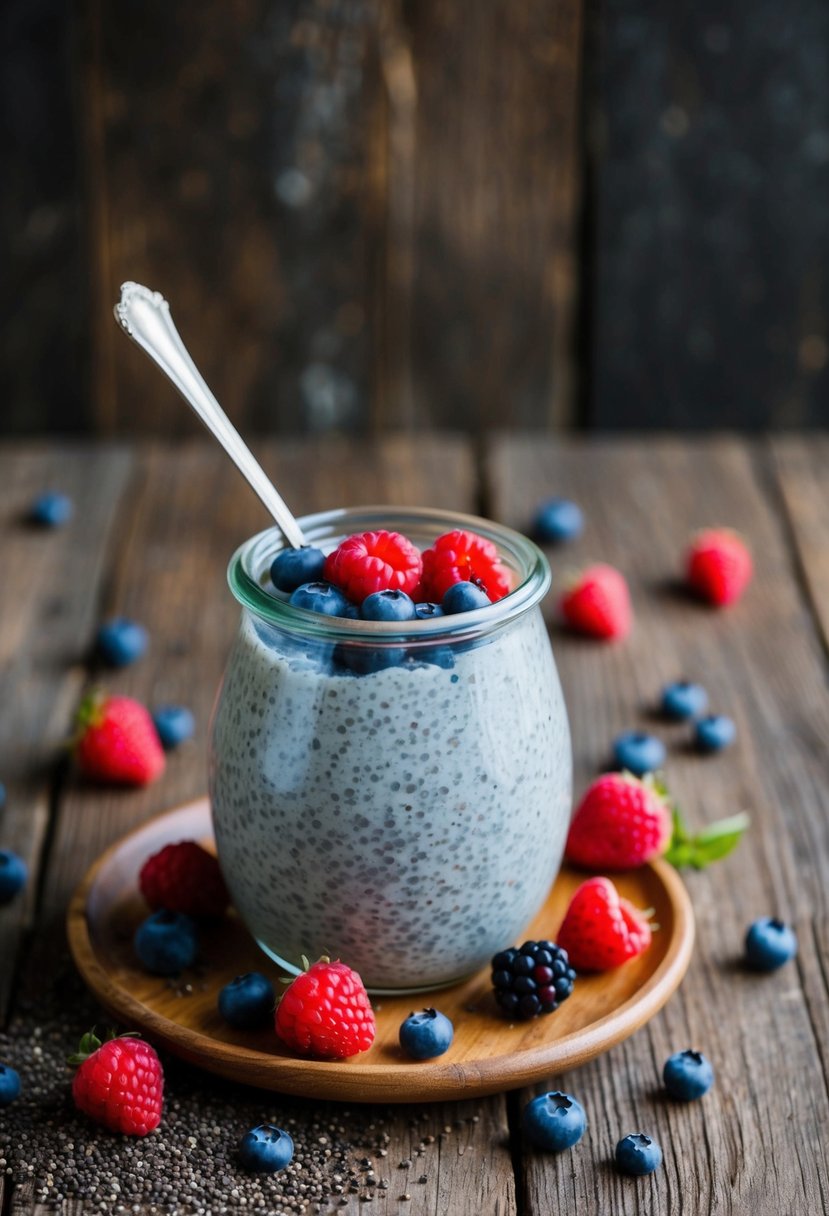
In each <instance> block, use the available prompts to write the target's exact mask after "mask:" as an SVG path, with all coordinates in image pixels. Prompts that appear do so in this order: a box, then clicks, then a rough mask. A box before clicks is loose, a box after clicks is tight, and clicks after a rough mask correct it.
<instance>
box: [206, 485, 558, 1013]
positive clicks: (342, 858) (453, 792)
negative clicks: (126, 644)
mask: <svg viewBox="0 0 829 1216" xmlns="http://www.w3.org/2000/svg"><path fill="white" fill-rule="evenodd" d="M300 522H301V526H302V529H303V532H304V533H305V536H306V538H307V540H308V543H309V544H312V545H316V546H318V547H320V548H322V549H323V550H325V551H330V550H331V549H333V548H335V547H336V545H337V544H339V542H340V541H341V540H342V539H343V538H344V537H345V536H348V535H350V534H352V533H354V532H364V531H376V530H378V529H380V528H387V529H389V530H392V531H397V532H402V533H403V534H404V535H405V536H408V537H409V538H410V539H411V540H412V541H413V542H414V543H415V544H416V545H417V546H418V547H419V548H421V549H425V548H427V547H428V546H429V545H431V544H432V542H433V541H434V540H435V538H436V537H437V536H439V535H441V534H442V533H444V532H448V531H451V530H452V529H455V528H467V529H471V530H472V531H475V532H478V533H479V534H481V535H483V536H486V537H488V538H489V539H490V540H492V541H494V543H495V544H496V545H497V547H498V550H499V552H500V554H501V557H502V561H503V562H504V564H505V565H506V566H507V567H508V568H509V570H510V571H511V576H512V582H513V587H514V590H513V591H512V592H510V594H509V595H507V596H505V597H504V598H503V599H502V600H500V601H498V602H497V603H495V604H492V605H490V606H487V607H484V608H480V609H476V610H475V611H472V612H466V613H460V614H456V615H452V616H441V617H434V618H431V619H427V620H418V621H412V622H405V623H397V622H390V621H383V622H375V621H362V620H345V619H343V618H334V617H326V616H322V615H320V614H317V613H312V612H309V611H307V610H305V609H302V608H297V607H294V606H293V605H291V604H290V603H288V602H287V599H284V598H283V599H280V598H277V596H278V594H279V593H278V592H275V591H274V590H273V588H272V587H271V584H270V580H269V570H270V566H271V562H272V561H273V558H274V556H275V555H276V553H277V552H278V551H279V549H280V548H281V547H282V544H283V540H282V537H281V534H280V533H278V532H277V531H276V530H273V529H272V530H269V531H267V532H263V533H261V534H260V535H258V536H255V537H253V538H252V539H251V540H249V541H247V542H246V543H245V544H244V545H242V547H241V548H240V549H239V550H238V551H237V552H236V553H235V554H234V556H233V558H232V559H231V562H230V566H229V570H228V578H229V583H230V587H231V590H232V591H233V594H234V595H235V596H236V598H237V599H238V601H239V603H240V604H241V605H242V619H241V624H240V627H239V633H238V635H237V638H236V643H235V645H234V647H233V650H232V653H231V655H230V659H229V661H228V665H227V669H226V672H225V675H224V679H223V682H222V686H221V688H220V691H219V696H218V700H217V703H216V708H215V711H214V715H213V721H212V725H211V740H210V762H209V777H210V799H211V804H212V810H213V823H214V828H215V833H216V843H217V847H218V852H219V858H220V861H221V865H222V870H223V871H224V875H225V878H226V880H227V884H228V887H229V889H230V892H231V895H232V898H233V902H234V904H235V906H236V908H237V909H238V911H239V913H240V915H241V916H242V918H243V920H244V921H245V923H246V925H247V926H248V928H249V929H250V931H251V933H252V934H253V936H254V937H255V939H256V940H257V942H258V943H259V945H260V946H261V947H262V949H263V950H264V951H265V952H266V953H267V954H268V955H270V957H271V958H272V959H274V960H275V961H276V962H277V963H278V964H279V965H280V966H281V967H283V968H284V969H285V970H286V971H288V972H290V973H295V972H296V971H297V970H298V969H299V968H300V967H301V958H302V956H303V955H305V956H306V957H308V958H310V959H315V958H317V957H319V956H320V955H322V954H328V955H330V956H331V957H332V958H341V959H343V961H345V962H347V963H348V964H349V966H351V967H354V968H355V969H356V970H357V971H358V972H359V973H360V975H361V976H362V978H363V981H364V982H365V984H366V985H367V987H369V988H370V989H372V990H373V991H375V992H400V991H417V990H420V989H427V988H434V987H438V986H441V985H447V984H450V983H453V982H455V981H457V980H459V979H462V978H463V977H465V976H467V975H469V974H471V973H473V972H474V971H476V970H477V969H478V968H480V967H482V966H483V965H484V964H485V963H487V962H488V961H489V959H490V957H491V956H492V954H494V953H495V952H496V951H498V950H500V949H502V948H504V947H506V946H508V945H511V944H512V943H513V942H514V941H515V940H516V939H517V938H518V937H519V936H520V935H521V933H522V931H523V930H524V929H525V927H526V926H527V924H528V923H529V922H530V920H531V919H532V918H533V916H534V915H535V914H536V913H537V911H538V909H539V908H540V906H541V905H542V903H543V902H544V900H545V898H546V896H547V893H548V891H549V888H550V885H551V883H552V882H553V879H554V878H555V876H556V874H557V872H558V868H559V865H560V863H561V857H562V853H563V850H564V842H565V839H566V835H567V829H568V826H569V818H570V808H571V779H572V774H571V754H570V734H569V728H568V723H567V713H566V710H565V706H564V700H563V697H562V693H561V686H560V684H559V679H558V674H557V672H556V667H555V663H554V660H553V655H552V650H551V648H550V642H549V638H548V636H547V630H546V628H545V626H544V622H543V620H542V616H541V610H540V607H539V603H540V600H541V598H542V596H543V595H544V594H545V592H546V591H547V589H548V588H549V585H550V570H549V566H548V565H547V561H546V559H545V557H544V555H543V554H542V553H541V551H540V550H539V549H538V548H537V547H536V546H535V545H534V544H532V542H530V541H529V540H527V539H526V538H525V537H523V536H521V535H519V534H518V533H517V532H513V531H511V530H510V529H508V528H504V527H501V526H500V525H498V524H494V523H491V522H489V521H486V520H482V519H477V518H474V517H471V516H465V515H459V514H450V513H448V512H441V511H433V510H425V509H422V510H415V509H412V510H404V509H396V508H391V507H389V508H386V507H368V508H358V509H354V510H336V511H328V512H325V513H323V514H319V515H311V516H308V517H306V518H305V519H303V520H301V521H300ZM269 587H271V591H270V593H269V591H268V588H269Z"/></svg>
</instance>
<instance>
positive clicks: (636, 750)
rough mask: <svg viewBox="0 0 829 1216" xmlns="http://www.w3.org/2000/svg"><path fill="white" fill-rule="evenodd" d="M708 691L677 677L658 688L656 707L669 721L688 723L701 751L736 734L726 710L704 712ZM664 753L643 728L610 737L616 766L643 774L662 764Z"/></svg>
mask: <svg viewBox="0 0 829 1216" xmlns="http://www.w3.org/2000/svg"><path fill="white" fill-rule="evenodd" d="M707 708H708V694H707V692H706V691H705V689H704V688H703V687H702V685H701V684H694V683H692V682H691V681H689V680H677V681H675V682H674V683H672V684H667V685H666V686H665V688H664V689H663V690H662V697H661V700H660V709H661V712H662V714H663V716H664V717H665V718H667V719H669V720H670V721H673V722H682V721H688V722H691V723H692V726H693V731H694V744H695V746H696V748H697V750H698V751H700V752H703V753H711V752H721V751H723V750H724V749H725V748H726V747H730V746H731V744H732V743H733V742H734V740H735V739H736V737H737V727H736V725H735V723H734V719H733V718H729V717H728V716H727V715H726V714H706V712H705V711H706V709H707ZM666 756H667V752H666V748H665V744H664V743H663V741H662V740H661V739H660V738H659V737H658V736H657V735H651V734H649V733H648V732H647V731H642V730H628V731H624V732H623V733H622V734H621V735H617V737H616V738H615V739H614V741H613V759H614V761H615V763H616V764H617V765H618V767H619V768H621V769H625V770H626V771H627V772H629V773H633V775H634V776H635V777H643V776H644V775H645V773H654V772H656V771H657V770H658V769H660V768H662V766H663V764H664V763H665V759H666Z"/></svg>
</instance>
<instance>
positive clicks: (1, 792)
mask: <svg viewBox="0 0 829 1216" xmlns="http://www.w3.org/2000/svg"><path fill="white" fill-rule="evenodd" d="M5 805H6V787H5V785H4V784H3V782H2V781H0V811H2V809H3V807H4V806H5Z"/></svg>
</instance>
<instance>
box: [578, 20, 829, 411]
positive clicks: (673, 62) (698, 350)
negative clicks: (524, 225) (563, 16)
mask: <svg viewBox="0 0 829 1216" xmlns="http://www.w3.org/2000/svg"><path fill="white" fill-rule="evenodd" d="M593 12H594V21H593V23H592V36H591V38H590V41H589V44H588V49H587V52H586V62H587V64H588V65H589V78H588V97H589V99H590V100H589V109H590V113H589V124H588V129H589V132H590V138H589V143H590V150H589V153H588V156H589V160H590V171H589V179H590V182H591V186H590V212H591V221H590V224H589V227H590V240H591V244H592V257H591V263H592V268H591V271H590V280H589V282H588V284H587V285H586V292H587V295H588V299H589V302H590V309H589V311H590V334H589V350H590V361H589V367H590V375H591V380H592V385H591V392H590V401H589V420H590V422H591V424H592V425H594V426H596V427H598V428H603V427H604V428H607V427H613V428H626V427H650V428H656V429H661V428H664V427H666V426H674V427H684V428H688V429H710V428H712V427H720V428H725V427H742V428H752V429H755V430H760V429H763V428H769V427H797V426H809V425H812V426H817V425H823V426H825V425H826V424H827V422H829V413H827V406H826V401H827V384H829V344H827V326H826V315H827V306H828V305H829V286H828V285H827V280H826V276H825V275H824V274H823V273H822V270H821V267H822V265H823V262H824V260H825V256H826V251H827V249H828V248H829V220H827V214H826V209H825V208H824V207H823V206H822V204H821V202H820V201H819V200H821V199H823V198H824V197H825V195H826V192H827V189H829V143H828V142H827V140H828V139H829V136H827V130H829V80H827V76H826V73H825V72H824V71H823V69H822V63H823V62H824V60H825V58H826V54H827V51H829V12H827V9H826V6H825V5H824V4H822V3H821V0H800V2H799V3H797V4H796V5H794V6H792V7H791V8H787V9H786V10H785V11H784V10H782V9H780V8H779V7H778V6H777V5H775V4H774V3H773V0H760V2H759V3H751V4H748V3H742V4H731V5H729V7H728V9H727V10H725V9H724V8H723V6H721V5H719V4H716V3H711V2H710V0H703V3H691V2H690V0H682V2H681V3H678V4H672V5H670V6H669V7H663V6H661V5H660V6H647V7H644V6H642V5H641V4H639V3H635V2H633V0H606V2H605V3H602V4H599V5H596V6H595V8H594V10H593Z"/></svg>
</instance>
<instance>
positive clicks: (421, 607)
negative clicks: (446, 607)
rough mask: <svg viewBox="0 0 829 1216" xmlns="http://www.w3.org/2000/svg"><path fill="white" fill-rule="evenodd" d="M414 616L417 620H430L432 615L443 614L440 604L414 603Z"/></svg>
mask: <svg viewBox="0 0 829 1216" xmlns="http://www.w3.org/2000/svg"><path fill="white" fill-rule="evenodd" d="M415 616H416V617H417V619H418V620H419V621H431V620H432V618H433V617H436V616H443V609H442V608H441V606H440V604H429V603H424V604H415Z"/></svg>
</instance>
